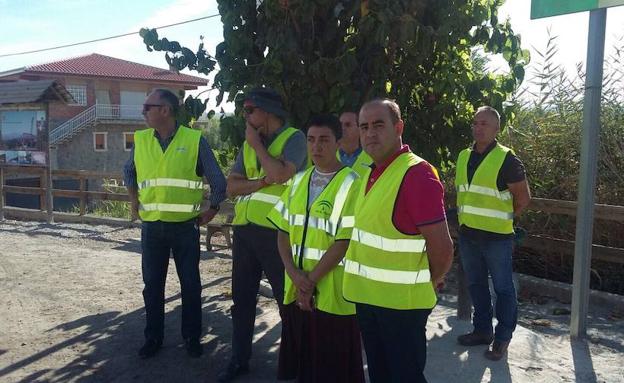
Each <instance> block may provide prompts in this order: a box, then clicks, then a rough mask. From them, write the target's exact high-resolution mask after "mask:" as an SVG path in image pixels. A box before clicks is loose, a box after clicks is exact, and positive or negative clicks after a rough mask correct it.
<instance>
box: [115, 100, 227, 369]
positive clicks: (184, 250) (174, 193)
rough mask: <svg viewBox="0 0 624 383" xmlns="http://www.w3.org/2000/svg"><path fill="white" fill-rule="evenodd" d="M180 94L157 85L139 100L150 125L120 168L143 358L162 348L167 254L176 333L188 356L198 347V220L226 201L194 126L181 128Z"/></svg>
mask: <svg viewBox="0 0 624 383" xmlns="http://www.w3.org/2000/svg"><path fill="white" fill-rule="evenodd" d="M178 108H179V100H178V97H177V96H176V95H175V94H174V93H172V92H171V91H169V90H166V89H156V90H154V91H153V92H152V93H151V94H150V95H149V96H148V97H147V99H146V100H145V104H143V116H144V118H145V121H146V123H147V126H148V128H147V129H144V130H139V131H137V132H135V134H134V148H133V149H132V152H131V155H130V159H129V160H128V162H127V163H126V165H125V167H124V178H125V182H126V186H127V187H128V194H129V195H130V201H131V214H132V219H133V220H135V219H136V218H137V217H140V219H141V221H143V223H142V225H141V247H142V258H141V266H142V271H143V282H144V283H145V288H144V289H143V299H144V301H145V314H146V315H145V319H146V325H145V331H144V333H145V344H144V345H143V347H141V349H140V350H139V356H140V357H141V358H150V357H152V356H154V355H156V353H157V352H158V351H159V350H160V347H161V346H162V342H163V337H164V313H165V300H164V296H165V280H166V277H167V268H168V266H169V254H170V253H173V259H174V261H175V265H176V271H177V273H178V278H179V280H180V286H181V289H182V337H183V339H184V342H185V347H186V350H187V353H188V354H189V356H191V357H194V358H197V357H199V356H201V354H202V352H203V350H202V345H201V343H200V341H199V340H200V337H201V321H202V313H201V289H202V288H201V282H200V275H199V253H200V252H199V226H200V225H203V224H205V223H208V222H209V221H210V220H212V218H213V217H214V216H215V214H217V211H218V210H219V203H220V202H221V201H223V199H225V186H226V184H225V177H224V176H223V173H222V172H221V169H220V168H219V165H218V164H217V161H216V159H215V157H214V154H213V153H212V150H211V149H210V147H209V146H208V142H207V141H206V140H205V139H204V138H203V137H202V136H201V132H200V131H199V130H193V129H189V128H187V127H185V126H179V125H178V124H177V122H176V115H177V112H178ZM202 177H206V179H207V180H208V183H209V184H210V191H211V193H210V208H208V209H206V210H204V211H201V210H200V205H201V204H202V200H203V194H204V190H203V180H202Z"/></svg>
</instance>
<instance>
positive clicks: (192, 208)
mask: <svg viewBox="0 0 624 383" xmlns="http://www.w3.org/2000/svg"><path fill="white" fill-rule="evenodd" d="M140 208H141V210H145V211H169V212H179V213H192V212H199V211H200V208H201V204H197V205H184V204H176V203H148V204H141V206H140Z"/></svg>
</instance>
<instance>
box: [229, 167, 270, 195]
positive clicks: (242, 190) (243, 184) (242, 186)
mask: <svg viewBox="0 0 624 383" xmlns="http://www.w3.org/2000/svg"><path fill="white" fill-rule="evenodd" d="M265 185H266V184H265V183H264V182H263V181H262V180H261V179H257V180H249V179H247V178H246V177H245V176H243V175H240V174H237V173H232V174H230V175H229V176H228V178H227V188H226V193H227V195H228V197H230V198H231V197H238V196H239V195H248V194H251V193H253V192H256V191H258V190H260V189H261V188H262V187H264V186H265Z"/></svg>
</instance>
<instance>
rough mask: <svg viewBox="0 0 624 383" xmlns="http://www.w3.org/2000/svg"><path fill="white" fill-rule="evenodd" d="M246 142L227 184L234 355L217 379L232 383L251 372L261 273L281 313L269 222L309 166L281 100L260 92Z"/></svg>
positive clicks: (252, 95)
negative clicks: (232, 201) (231, 212)
mask: <svg viewBox="0 0 624 383" xmlns="http://www.w3.org/2000/svg"><path fill="white" fill-rule="evenodd" d="M243 112H244V116H245V121H246V129H245V142H244V143H243V147H242V148H241V151H240V152H239V153H238V157H237V158H236V162H235V163H234V166H233V167H232V172H231V173H230V175H229V176H228V179H227V192H228V195H229V196H230V197H236V206H235V217H234V221H233V222H232V223H233V225H234V241H233V247H232V300H233V303H234V304H233V306H232V327H233V331H232V355H231V360H230V362H229V364H228V365H227V367H226V368H225V369H224V370H223V371H222V372H221V373H220V374H219V376H218V380H219V381H220V382H229V381H231V380H233V379H234V378H236V377H237V376H239V375H241V374H244V373H246V372H248V371H249V359H250V357H251V345H252V337H253V331H254V321H255V317H256V297H257V294H258V288H259V283H260V278H261V276H262V273H263V272H264V274H265V275H266V276H267V278H268V280H269V283H270V284H271V288H272V289H273V295H274V296H275V299H276V300H277V303H278V305H279V309H280V315H281V313H282V302H283V298H284V265H283V264H282V261H281V258H280V255H279V252H278V250H277V230H276V229H275V227H274V226H273V225H272V224H271V222H269V220H268V219H267V218H266V217H267V214H268V213H269V211H270V210H271V209H272V208H273V205H275V203H277V202H278V201H279V199H280V196H281V194H282V193H283V191H284V190H285V189H286V185H285V183H286V182H287V181H288V180H289V179H290V178H291V177H292V176H293V175H294V174H295V173H296V172H297V171H299V170H303V169H304V168H305V165H306V138H305V135H304V134H303V133H302V132H301V131H300V130H298V129H295V128H293V127H289V126H288V124H287V123H286V117H287V113H286V111H285V110H284V106H283V102H282V98H281V96H280V95H279V94H278V93H277V92H276V91H274V90H272V89H269V88H256V89H253V90H251V91H250V92H249V93H248V94H247V95H246V97H245V101H244V106H243Z"/></svg>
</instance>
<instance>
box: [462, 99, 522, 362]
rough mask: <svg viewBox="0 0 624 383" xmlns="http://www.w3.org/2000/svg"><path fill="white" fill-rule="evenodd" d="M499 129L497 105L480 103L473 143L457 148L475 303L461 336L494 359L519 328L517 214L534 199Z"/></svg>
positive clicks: (466, 263)
mask: <svg viewBox="0 0 624 383" xmlns="http://www.w3.org/2000/svg"><path fill="white" fill-rule="evenodd" d="M499 131H500V116H499V114H498V111H497V110H496V109H494V108H492V107H489V106H483V107H481V108H479V109H478V110H477V113H476V114H475V116H474V120H473V123H472V135H473V138H474V145H473V146H472V147H470V148H468V149H464V150H463V151H462V152H461V153H460V154H459V158H458V160H457V171H456V178H455V187H456V188H457V213H458V218H459V225H460V226H459V253H460V257H461V261H462V266H463V267H464V271H465V272H466V279H467V281H468V290H469V292H470V297H471V298H472V303H473V306H474V314H473V317H472V324H473V326H474V329H473V331H472V332H471V333H469V334H464V335H461V336H459V337H458V338H457V341H458V342H459V343H460V344H461V345H464V346H476V345H490V344H491V347H490V348H489V349H488V350H486V352H485V357H486V358H488V359H491V360H499V359H501V358H502V357H503V356H505V355H506V353H507V348H508V346H509V342H510V340H511V336H512V333H513V331H514V329H515V328H516V322H517V320H518V309H517V299H516V289H515V287H514V284H513V280H512V259H511V258H512V246H513V237H514V229H513V219H514V217H515V216H518V215H519V214H520V213H521V212H522V210H524V208H526V207H527V206H528V205H529V202H530V200H531V194H530V191H529V185H528V183H527V181H526V175H525V171H524V166H523V165H522V162H520V160H519V159H518V157H516V156H515V155H514V153H513V151H512V150H511V149H509V148H507V147H505V146H503V145H501V144H499V143H498V142H497V141H496V135H497V134H498V132H499ZM488 276H491V278H492V284H493V286H494V292H495V293H496V307H495V311H496V319H497V322H498V324H497V325H496V329H495V330H496V331H493V329H492V317H493V315H494V310H493V308H492V299H491V296H490V289H489V284H488ZM492 341H493V343H492Z"/></svg>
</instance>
